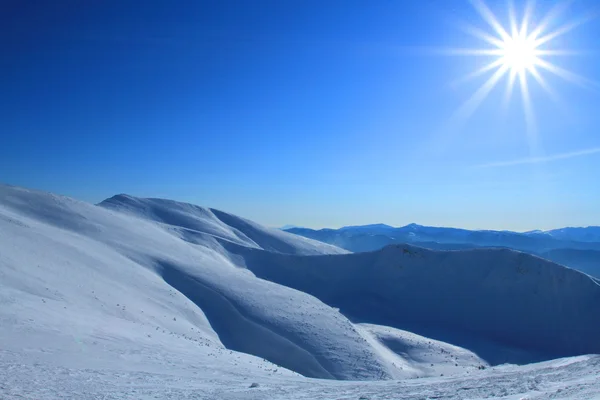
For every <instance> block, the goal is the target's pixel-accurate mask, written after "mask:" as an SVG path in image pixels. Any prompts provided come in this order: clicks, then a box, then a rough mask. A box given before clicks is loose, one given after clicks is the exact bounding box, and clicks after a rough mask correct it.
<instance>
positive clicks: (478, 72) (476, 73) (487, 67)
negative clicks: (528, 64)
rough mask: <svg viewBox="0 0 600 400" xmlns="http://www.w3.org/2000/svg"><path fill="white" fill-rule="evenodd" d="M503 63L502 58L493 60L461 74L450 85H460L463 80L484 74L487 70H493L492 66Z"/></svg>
mask: <svg viewBox="0 0 600 400" xmlns="http://www.w3.org/2000/svg"><path fill="white" fill-rule="evenodd" d="M503 63H504V61H502V59H498V60H496V61H494V62H491V63H489V64H486V65H484V66H483V67H481V68H479V69H478V70H475V71H473V72H471V73H470V74H468V75H465V76H463V77H462V78H459V79H457V80H455V81H454V82H452V83H451V85H452V86H458V85H461V84H463V83H465V82H468V81H470V80H472V79H475V78H477V77H479V76H481V75H483V74H485V73H486V72H488V71H491V70H493V69H494V68H497V67H500V66H501V65H502V64H503Z"/></svg>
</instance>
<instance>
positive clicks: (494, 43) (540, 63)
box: [450, 0, 599, 123]
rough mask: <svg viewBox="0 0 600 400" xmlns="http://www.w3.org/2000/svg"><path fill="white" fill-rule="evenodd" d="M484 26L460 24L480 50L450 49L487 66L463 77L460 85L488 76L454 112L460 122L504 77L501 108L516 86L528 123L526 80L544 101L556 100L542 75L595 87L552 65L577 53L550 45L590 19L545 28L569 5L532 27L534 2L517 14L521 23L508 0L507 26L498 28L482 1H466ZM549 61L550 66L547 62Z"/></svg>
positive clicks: (529, 107) (529, 109) (558, 7)
mask: <svg viewBox="0 0 600 400" xmlns="http://www.w3.org/2000/svg"><path fill="white" fill-rule="evenodd" d="M469 1H470V3H471V4H472V5H473V7H474V8H475V10H476V11H477V13H478V14H479V15H480V16H481V18H482V19H483V21H485V22H486V23H487V25H488V26H489V27H490V28H491V31H485V30H482V29H480V28H477V27H475V26H472V25H467V24H464V25H463V26H462V28H463V30H464V31H465V32H466V33H468V34H470V35H472V36H473V37H475V38H477V39H479V40H481V41H482V42H484V43H485V44H486V45H487V46H486V47H482V48H467V49H465V48H462V49H450V54H453V55H472V56H485V57H488V58H491V61H490V62H489V63H488V64H486V65H484V66H483V67H482V68H480V69H478V70H476V71H474V72H472V73H470V74H468V75H467V76H466V77H463V78H462V79H460V80H459V82H462V81H466V80H470V79H473V78H476V77H479V76H482V75H484V74H486V73H488V72H491V76H490V77H489V78H488V79H487V80H486V81H485V82H484V83H483V84H482V85H481V87H479V89H477V90H476V91H475V93H474V94H473V95H472V96H471V97H470V98H469V99H467V101H465V103H464V104H463V105H462V106H461V107H460V109H459V110H458V111H457V114H458V116H459V117H460V118H467V117H468V116H469V115H470V114H472V113H473V112H475V110H476V109H477V108H478V107H479V105H480V104H481V103H482V102H483V100H485V98H486V97H487V96H488V94H489V93H490V92H491V91H492V89H493V88H494V87H496V86H497V84H498V82H500V81H501V80H502V79H503V78H506V82H507V84H506V92H505V93H506V94H505V103H506V102H508V101H509V100H510V98H511V96H512V93H513V88H514V87H515V86H519V87H520V91H521V96H522V99H523V106H524V108H525V114H526V115H525V116H526V118H527V120H528V122H530V123H533V108H532V105H531V97H530V93H529V92H530V90H529V82H528V81H529V78H532V79H533V80H535V81H536V83H537V84H538V85H539V86H541V87H542V88H543V89H544V90H545V91H546V94H547V95H548V97H551V98H552V99H554V100H558V96H557V95H556V94H555V92H554V90H553V89H552V88H551V86H550V85H549V84H548V83H547V82H546V79H545V77H544V76H543V74H544V73H551V74H553V75H556V76H558V77H560V78H562V79H564V80H566V81H569V82H571V83H575V84H578V85H580V86H595V87H598V86H599V85H598V84H597V83H596V82H593V81H591V80H589V79H586V78H584V77H582V76H580V75H577V74H576V73H574V72H571V71H568V70H566V69H564V68H562V67H560V66H558V65H557V64H556V63H555V60H556V58H557V57H561V56H569V55H574V54H578V53H577V52H576V51H573V50H568V49H558V48H554V47H553V46H552V45H553V42H554V41H555V39H556V38H558V37H559V36H562V35H564V34H566V33H568V32H570V31H571V30H573V29H575V28H576V27H578V26H579V25H581V24H582V23H584V22H586V21H588V20H589V19H591V17H592V16H591V15H589V16H585V17H583V18H581V19H579V20H575V21H570V22H567V23H566V24H565V25H562V26H558V27H556V28H554V29H550V27H551V26H552V25H553V23H554V22H556V21H557V20H558V19H559V18H558V17H560V15H561V14H562V13H563V12H564V11H565V10H566V9H567V7H568V6H569V4H570V3H571V2H570V1H563V2H560V1H559V2H558V3H556V5H555V6H554V8H552V9H551V10H550V11H549V12H548V13H547V14H546V15H545V16H544V17H543V18H541V19H540V20H539V22H538V23H537V24H534V23H533V20H534V18H533V14H534V11H535V10H534V1H533V0H528V1H527V2H526V3H525V7H524V9H523V10H522V18H520V19H519V18H517V12H516V10H515V7H514V3H513V1H512V0H508V3H507V4H508V17H509V18H508V22H509V23H508V24H507V25H503V24H502V23H500V20H499V19H498V18H497V17H496V15H495V14H494V13H493V12H492V11H491V10H490V9H489V7H488V6H487V4H486V3H485V2H484V0H469ZM550 60H553V61H550Z"/></svg>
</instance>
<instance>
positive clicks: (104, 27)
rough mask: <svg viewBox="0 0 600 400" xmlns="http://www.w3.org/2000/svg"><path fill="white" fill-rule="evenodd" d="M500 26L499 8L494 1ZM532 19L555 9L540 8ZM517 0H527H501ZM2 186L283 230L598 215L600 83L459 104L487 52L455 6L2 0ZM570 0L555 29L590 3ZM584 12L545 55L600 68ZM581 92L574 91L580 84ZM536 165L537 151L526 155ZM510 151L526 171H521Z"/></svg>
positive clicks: (461, 3) (503, 223)
mask: <svg viewBox="0 0 600 400" xmlns="http://www.w3.org/2000/svg"><path fill="white" fill-rule="evenodd" d="M489 3H490V7H491V8H492V10H493V11H494V12H495V13H496V14H497V15H498V18H499V19H501V21H502V22H503V23H505V22H506V21H508V19H507V12H506V10H507V8H506V3H505V2H503V1H490V2H489ZM537 3H538V5H537V7H536V9H535V13H534V20H539V19H540V18H541V17H542V16H543V15H544V13H545V12H546V11H548V10H549V9H550V8H551V6H552V4H553V3H555V2H552V1H543V2H542V1H538V2H537ZM515 5H516V9H517V10H518V11H519V12H520V11H522V10H523V3H522V2H519V1H516V2H515ZM1 7H2V12H1V13H0V26H1V27H2V32H3V34H2V36H1V38H0V40H1V42H2V49H3V54H2V57H1V59H0V72H1V75H0V93H1V96H0V181H2V182H5V183H9V184H14V185H19V186H26V187H32V188H37V189H42V190H49V191H53V192H57V193H61V194H65V195H69V196H73V197H76V198H80V199H82V200H86V201H91V202H98V201H100V200H102V199H104V198H106V197H110V196H112V195H113V194H116V193H122V192H125V193H129V194H132V195H137V196H145V197H167V198H172V199H177V200H181V201H188V202H193V203H196V204H200V205H205V206H211V207H215V208H220V209H223V210H226V211H229V212H233V213H236V214H239V215H241V216H244V217H247V218H250V219H254V220H256V221H258V222H261V223H264V224H267V225H271V226H280V225H283V224H288V223H290V224H297V225H302V226H308V227H338V226H342V225H355V224H366V223H376V222H385V223H388V224H392V225H404V224H407V223H410V222H417V223H420V224H427V225H445V226H457V227H466V228H490V229H512V230H528V229H536V228H541V229H547V228H555V227H561V226H567V225H577V226H580V225H594V224H595V225H600V206H599V204H600V183H599V177H600V128H599V127H600V90H598V87H595V88H594V87H593V85H575V84H573V83H570V82H568V81H566V80H564V79H561V78H560V77H557V76H554V75H552V74H548V73H543V71H542V73H543V76H544V77H545V79H546V81H547V82H548V84H549V85H551V86H552V88H553V89H554V90H555V91H556V92H557V94H558V96H559V98H560V102H558V103H557V102H555V101H554V100H552V99H551V98H550V97H549V96H548V94H547V93H546V92H545V91H544V90H543V89H542V88H541V87H540V86H539V85H537V84H536V83H535V81H534V80H532V79H529V82H530V89H531V100H532V104H533V107H534V110H535V115H536V117H537V118H536V121H537V132H538V138H539V146H538V150H537V151H536V152H535V154H533V153H532V152H531V148H530V146H529V144H528V140H527V134H526V133H527V130H526V123H525V117H524V112H523V102H522V101H521V98H520V97H519V96H518V88H517V89H516V90H515V95H513V97H512V100H511V101H510V103H509V104H508V106H506V107H505V106H503V103H502V99H503V95H504V90H505V82H504V81H501V82H500V84H499V85H498V87H497V88H495V89H494V90H492V92H491V93H490V94H489V96H488V98H487V99H486V100H485V102H483V103H482V105H481V106H480V107H479V108H478V109H477V111H476V112H475V113H474V114H473V115H472V116H471V117H470V118H469V119H468V120H457V118H456V117H453V115H454V116H455V115H456V112H457V109H459V108H460V106H461V104H463V103H464V101H465V100H467V99H468V98H469V97H470V96H471V95H472V94H473V93H474V92H475V91H476V90H477V88H478V87H480V85H481V84H482V83H483V82H485V80H486V79H487V78H488V76H487V75H484V76H481V77H478V78H475V79H473V80H470V81H468V82H464V83H461V84H453V82H455V81H456V80H457V79H459V78H460V77H462V76H464V75H466V74H468V73H470V72H472V71H473V70H474V69H476V68H478V67H480V66H481V65H483V63H484V62H487V61H489V59H488V58H486V57H469V56H450V55H448V54H445V52H444V51H438V49H442V48H448V47H453V48H457V47H481V46H485V42H483V41H481V40H479V39H476V38H474V37H473V36H470V35H468V34H466V33H465V32H463V31H462V30H461V29H460V26H461V23H462V22H468V23H470V24H472V25H475V26H477V27H479V28H482V29H484V30H486V31H490V29H489V27H488V25H486V23H485V22H484V21H483V20H482V19H481V17H480V16H479V15H478V14H477V12H476V11H475V10H474V8H473V7H472V6H471V5H470V4H469V2H468V1H465V0H452V1H450V0H424V1H410V2H409V1H390V0H381V1H357V0H328V1H313V0H286V1H281V0H258V1H244V0H240V1H229V0H214V1H188V2H186V1H180V2H171V1H159V0H156V1H121V0H119V1H113V0H109V1H74V0H73V1H67V0H59V1H20V0H18V1H12V2H11V1H8V2H3V3H2V6H1ZM597 8H598V4H597V1H595V0H588V1H584V0H580V1H576V2H575V3H574V4H573V5H572V6H571V7H570V8H569V9H568V10H567V11H566V12H565V13H563V14H562V15H561V16H560V17H559V18H557V19H556V20H554V21H553V25H552V26H553V27H558V26H561V25H562V24H564V23H568V22H569V21H573V20H576V19H577V18H579V17H581V16H582V15H588V14H589V13H590V12H595V11H596V12H597V11H598V10H597ZM599 37H600V20H598V19H595V20H592V21H589V22H587V23H586V24H584V25H581V26H580V27H578V28H577V29H574V30H573V31H571V32H569V33H567V34H565V35H563V36H561V37H560V38H558V39H556V40H555V41H554V42H553V43H552V45H555V46H558V47H561V48H568V49H574V50H585V53H584V54H582V55H577V56H572V57H556V58H552V61H553V62H555V63H556V64H557V65H560V66H561V67H563V68H568V69H569V70H571V71H573V72H576V73H577V74H580V75H583V76H585V77H587V78H589V79H591V80H597V79H600V57H599V54H600V44H598V42H597V39H598V38H599ZM584 86H585V87H584ZM532 156H535V157H536V158H531V157H532ZM519 160H520V161H523V162H519Z"/></svg>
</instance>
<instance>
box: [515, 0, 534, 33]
mask: <svg viewBox="0 0 600 400" xmlns="http://www.w3.org/2000/svg"><path fill="white" fill-rule="evenodd" d="M534 7H535V2H534V1H533V0H528V1H527V3H526V4H525V12H524V14H523V22H522V23H521V29H520V31H519V35H520V36H521V37H522V38H526V37H527V30H528V29H529V21H530V20H531V15H532V14H533V9H534ZM513 37H515V36H514V35H513Z"/></svg>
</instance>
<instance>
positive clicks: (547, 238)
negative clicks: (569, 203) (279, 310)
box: [287, 224, 600, 276]
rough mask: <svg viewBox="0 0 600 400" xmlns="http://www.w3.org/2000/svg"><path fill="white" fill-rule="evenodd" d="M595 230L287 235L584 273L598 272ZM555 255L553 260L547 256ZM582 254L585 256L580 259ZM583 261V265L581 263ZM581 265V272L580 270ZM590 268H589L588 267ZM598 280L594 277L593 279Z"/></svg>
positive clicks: (356, 247)
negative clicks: (514, 256) (467, 252)
mask: <svg viewBox="0 0 600 400" xmlns="http://www.w3.org/2000/svg"><path fill="white" fill-rule="evenodd" d="M599 229H600V228H598V227H587V228H564V229H557V230H553V231H546V232H543V231H531V232H525V233H519V232H510V231H490V230H481V231H471V230H466V229H457V228H443V227H429V226H422V225H417V224H410V225H406V226H403V227H400V228H394V227H391V226H387V225H385V226H384V228H379V225H365V226H356V227H354V226H353V227H345V228H341V229H320V230H313V229H308V228H292V229H288V230H287V232H291V233H294V234H297V235H299V236H303V237H307V238H311V239H314V240H319V241H321V242H323V243H329V244H332V245H335V246H338V247H341V248H344V249H347V250H349V251H352V252H364V251H373V250H378V249H381V248H383V247H385V246H389V245H392V244H400V243H410V244H414V245H417V246H420V247H425V248H429V249H437V250H461V249H474V248H481V247H500V248H509V249H514V250H519V251H525V252H528V253H531V254H535V255H539V256H542V257H546V256H547V255H548V256H549V259H550V260H552V261H558V262H560V263H561V264H564V265H566V266H568V267H571V268H575V269H580V270H581V271H584V272H586V273H590V272H593V271H597V269H598V268H600V235H598V232H599ZM551 254H555V255H558V254H560V255H559V256H556V257H554V258H553V256H550V255H551ZM583 254H585V256H583ZM583 257H585V261H582V260H583ZM582 265H584V266H585V267H584V268H580V267H581V266H582ZM590 265H591V266H590ZM595 276H598V275H595Z"/></svg>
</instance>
